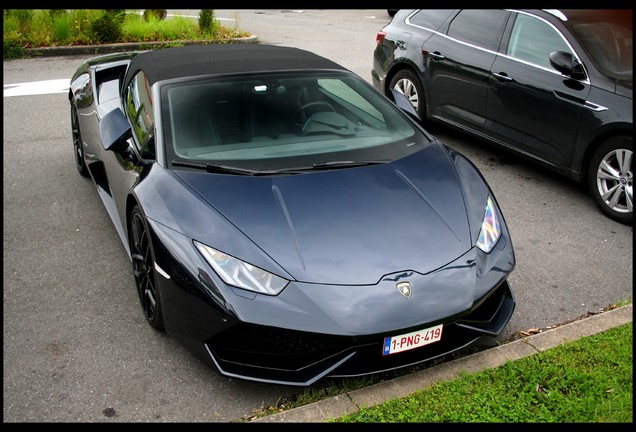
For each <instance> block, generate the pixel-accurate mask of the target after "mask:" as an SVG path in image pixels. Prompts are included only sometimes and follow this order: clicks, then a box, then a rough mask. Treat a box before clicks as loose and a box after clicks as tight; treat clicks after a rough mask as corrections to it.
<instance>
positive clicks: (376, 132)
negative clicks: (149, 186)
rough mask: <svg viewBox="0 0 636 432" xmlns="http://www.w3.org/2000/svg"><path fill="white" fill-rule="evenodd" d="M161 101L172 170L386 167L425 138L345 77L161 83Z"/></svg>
mask: <svg viewBox="0 0 636 432" xmlns="http://www.w3.org/2000/svg"><path fill="white" fill-rule="evenodd" d="M161 99H162V118H163V121H162V123H163V130H164V133H163V136H164V141H165V147H166V155H167V158H168V161H169V162H172V161H179V162H177V163H176V164H175V166H188V167H190V168H194V167H196V166H207V165H206V164H215V165H219V166H229V167H238V168H239V169H251V170H280V169H284V168H290V169H292V168H294V167H299V166H316V165H317V164H325V163H329V162H333V161H343V160H346V161H351V162H355V161H365V162H369V161H371V162H373V161H378V162H379V161H382V162H387V161H391V160H394V159H398V158H401V157H404V156H406V155H408V154H411V153H413V152H415V151H417V150H419V149H421V148H422V146H425V145H427V144H428V143H429V142H430V140H431V138H430V136H428V135H427V134H426V133H425V132H423V130H422V129H420V128H418V127H417V126H415V125H414V124H413V122H411V121H409V120H408V119H407V117H406V116H405V115H404V114H403V113H402V112H401V111H399V110H398V109H397V108H396V107H395V106H394V105H393V104H392V103H391V102H389V101H388V100H387V99H386V98H385V97H384V96H382V95H380V94H379V93H377V92H376V91H375V90H374V89H373V88H372V87H371V86H370V85H368V84H367V83H366V82H364V81H363V80H362V79H361V78H359V77H357V76H356V75H354V74H351V73H342V72H335V71H318V72H317V71H312V72H302V73H300V72H298V73H284V74H273V73H270V74H260V75H251V76H247V77H246V76H241V77H237V76H231V77H223V78H214V79H196V80H190V81H185V82H183V81H182V82H175V83H171V84H164V85H163V86H162V89H161ZM183 161H192V162H193V164H190V165H188V164H184V163H183ZM354 165H355V164H352V166H354Z"/></svg>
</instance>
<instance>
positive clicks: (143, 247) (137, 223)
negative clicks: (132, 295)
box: [129, 206, 164, 330]
mask: <svg viewBox="0 0 636 432" xmlns="http://www.w3.org/2000/svg"><path fill="white" fill-rule="evenodd" d="M129 232H130V234H129V243H130V255H131V257H132V266H133V274H134V276H135V282H136V284H137V292H138V294H139V300H140V301H141V307H142V309H143V311H144V315H145V316H146V320H147V321H148V323H149V324H150V325H151V326H152V327H154V328H156V329H157V330H163V329H164V326H163V312H162V307H161V298H160V296H159V291H158V288H157V278H156V276H155V265H154V264H155V257H154V252H153V249H152V242H151V241H150V233H149V231H148V225H147V223H146V218H145V217H144V215H143V213H142V211H141V209H140V208H139V207H138V206H135V208H134V209H133V211H132V214H131V217H130V231H129Z"/></svg>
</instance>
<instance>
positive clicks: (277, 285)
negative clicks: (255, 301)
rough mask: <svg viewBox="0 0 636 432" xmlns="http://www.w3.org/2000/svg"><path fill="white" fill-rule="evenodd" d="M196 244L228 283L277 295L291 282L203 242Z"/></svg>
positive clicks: (261, 292)
mask: <svg viewBox="0 0 636 432" xmlns="http://www.w3.org/2000/svg"><path fill="white" fill-rule="evenodd" d="M194 245H195V246H196V247H197V249H198V250H199V252H201V255H203V257H204V258H205V259H206V261H207V262H208V263H209V264H210V265H211V266H212V268H213V269H214V271H215V272H216V273H217V274H218V275H219V276H220V277H221V279H223V281H224V282H225V283H226V284H228V285H232V286H235V287H238V288H243V289H246V290H250V291H255V292H257V293H260V294H268V295H277V294H279V293H280V292H281V291H282V290H283V288H285V287H286V286H287V284H288V283H289V281H288V280H286V279H283V278H281V277H278V276H276V275H274V274H272V273H269V272H266V271H265V270H263V269H260V268H258V267H255V266H253V265H252V264H249V263H246V262H244V261H241V260H238V259H236V258H234V257H231V256H229V255H227V254H224V253H223V252H219V251H218V250H216V249H212V248H211V247H209V246H206V245H204V244H203V243H199V242H197V241H195V242H194Z"/></svg>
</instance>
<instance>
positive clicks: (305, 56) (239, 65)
mask: <svg viewBox="0 0 636 432" xmlns="http://www.w3.org/2000/svg"><path fill="white" fill-rule="evenodd" d="M299 69H340V70H345V68H344V67H342V66H340V65H339V64H337V63H334V62H333V61H331V60H328V59H326V58H324V57H321V56H319V55H317V54H314V53H312V52H309V51H305V50H301V49H299V48H291V47H283V46H276V45H261V44H215V45H192V46H186V47H176V48H164V49H160V50H154V51H144V52H142V53H139V54H138V55H136V56H135V57H134V58H133V59H132V61H131V62H130V65H129V67H128V71H127V72H126V78H125V80H124V83H125V85H128V82H129V81H130V79H131V78H132V76H133V75H134V74H136V73H137V72H138V71H139V70H143V71H144V73H145V74H146V76H147V78H148V80H149V82H150V85H152V84H154V83H156V82H157V81H163V80H166V79H172V78H182V77H190V76H197V75H208V74H226V73H241V72H265V71H280V70H299Z"/></svg>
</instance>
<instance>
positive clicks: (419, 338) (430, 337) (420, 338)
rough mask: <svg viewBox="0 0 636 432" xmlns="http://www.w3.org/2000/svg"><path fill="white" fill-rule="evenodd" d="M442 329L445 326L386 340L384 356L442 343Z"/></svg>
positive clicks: (383, 350)
mask: <svg viewBox="0 0 636 432" xmlns="http://www.w3.org/2000/svg"><path fill="white" fill-rule="evenodd" d="M442 327H443V324H439V325H436V326H435V327H429V328H426V329H422V330H418V331H414V332H412V333H406V334H403V335H399V336H392V337H387V338H384V348H383V349H382V355H389V354H395V353H399V352H402V351H407V350H410V349H413V348H419V347H421V346H424V345H428V344H431V343H433V342H437V341H440V340H442Z"/></svg>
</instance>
